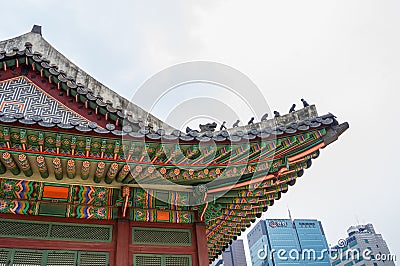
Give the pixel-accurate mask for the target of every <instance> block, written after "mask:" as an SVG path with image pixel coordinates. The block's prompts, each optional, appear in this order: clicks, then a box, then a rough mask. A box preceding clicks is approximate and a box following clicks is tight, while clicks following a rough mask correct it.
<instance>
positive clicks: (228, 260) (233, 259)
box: [222, 239, 247, 266]
mask: <svg viewBox="0 0 400 266" xmlns="http://www.w3.org/2000/svg"><path fill="white" fill-rule="evenodd" d="M222 259H223V261H224V266H246V265H247V262H246V255H245V253H244V245H243V240H241V239H239V240H235V241H233V242H232V244H231V245H230V246H229V247H228V248H227V249H225V251H224V252H222Z"/></svg>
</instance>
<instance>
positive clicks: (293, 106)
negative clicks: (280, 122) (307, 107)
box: [289, 104, 296, 114]
mask: <svg viewBox="0 0 400 266" xmlns="http://www.w3.org/2000/svg"><path fill="white" fill-rule="evenodd" d="M294 108H296V104H293V105H292V107H290V110H289V114H290V113H293V112H294V111H295V110H294Z"/></svg>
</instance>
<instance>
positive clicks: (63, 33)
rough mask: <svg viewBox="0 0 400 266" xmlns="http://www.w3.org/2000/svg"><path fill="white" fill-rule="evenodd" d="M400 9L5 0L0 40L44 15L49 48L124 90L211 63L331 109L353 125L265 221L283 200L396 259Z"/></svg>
mask: <svg viewBox="0 0 400 266" xmlns="http://www.w3.org/2000/svg"><path fill="white" fill-rule="evenodd" d="M399 11H400V2H399V1H389V0H387V1H378V0H376V1H370V0H363V1H320V0H318V1H317V0H316V1H295V0H293V1H229V2H228V1H221V0H219V1H211V0H206V1H196V2H195V1H187V0H185V1H142V2H139V1H118V0H114V1H94V0H93V1H50V0H48V1H41V0H30V1H24V3H14V2H11V1H8V7H7V8H6V11H5V12H2V21H3V27H1V28H0V39H2V40H3V39H7V38H9V37H14V36H17V35H20V34H22V33H25V32H28V31H29V30H30V29H31V27H32V25H33V24H40V25H42V26H43V34H44V37H45V38H46V39H47V40H48V41H49V42H50V43H51V44H52V45H53V46H55V47H56V48H57V49H58V50H59V51H61V52H62V53H64V54H65V55H66V56H67V57H69V58H70V59H71V60H72V61H74V62H75V63H76V64H77V65H79V66H80V67H81V68H83V69H84V70H86V71H87V72H88V73H90V74H91V75H93V76H94V77H95V78H97V79H98V80H99V81H101V82H103V83H104V84H106V85H107V86H109V87H110V88H111V89H113V90H115V91H117V92H118V93H120V94H121V95H123V96H125V97H126V98H130V97H131V96H132V94H133V92H134V90H135V89H136V88H138V87H139V86H140V85H141V84H142V83H143V82H144V81H145V80H146V79H147V78H148V77H150V76H152V75H153V74H155V73H156V72H158V71H161V70H162V69H164V68H166V67H168V66H171V65H174V64H177V63H182V62H186V61H192V60H210V61H216V62H220V63H223V64H226V65H229V66H231V67H234V68H236V69H238V70H239V71H241V72H243V73H245V74H246V75H247V76H249V77H250V79H251V80H253V82H255V83H256V84H257V86H258V87H259V88H260V90H261V91H262V92H263V94H264V95H265V97H266V99H267V101H268V103H269V105H270V107H271V109H273V110H279V111H280V112H281V113H286V112H287V111H288V109H289V108H290V106H291V104H292V103H294V102H296V103H298V104H300V102H299V99H300V98H302V97H304V98H306V99H307V100H308V102H310V103H315V104H316V105H317V109H318V111H319V113H320V114H324V113H327V112H332V113H333V114H335V115H336V116H337V117H338V119H339V121H342V122H344V121H348V122H349V123H350V129H349V130H348V131H347V132H346V133H345V134H344V135H343V136H342V137H341V138H340V139H339V140H338V141H337V142H335V143H334V144H333V145H331V146H329V147H328V148H326V149H325V150H322V152H321V156H320V157H319V158H318V159H317V160H315V161H314V164H313V166H312V167H311V169H309V170H307V171H306V172H305V175H304V176H303V177H302V178H301V179H299V180H298V182H297V183H296V185H295V186H294V187H291V188H290V189H289V192H288V193H287V194H284V195H283V198H282V199H281V200H280V201H278V202H276V204H275V205H274V206H273V207H272V208H270V209H269V211H268V212H267V213H266V214H265V215H264V218H266V217H273V218H275V217H276V218H285V217H287V207H289V208H290V209H291V212H292V216H293V217H294V218H317V219H319V220H321V221H322V223H323V226H324V229H325V232H326V234H327V238H328V243H330V244H335V243H336V242H337V240H338V239H340V238H343V237H345V236H346V230H347V228H348V227H349V226H351V225H353V224H356V223H357V220H358V221H359V222H360V223H368V222H370V223H372V224H374V226H375V228H376V230H377V232H379V233H382V234H383V237H384V239H385V240H386V241H387V243H388V245H389V249H390V250H391V252H392V253H394V254H396V255H397V257H398V258H400V241H399V239H400V230H399V226H398V220H397V219H399V218H400V217H399V216H400V211H399V207H398V206H397V204H398V203H399V202H400V200H399V199H400V197H399V195H400V193H399V192H398V190H399V189H400V186H399V185H400V184H399V177H400V176H399V173H398V170H397V166H398V165H397V163H399V160H400V159H399V156H398V153H399V150H398V149H399V144H398V140H397V137H396V136H397V134H399V132H400V123H399V122H398V113H399V112H398V108H399V106H398V101H399V99H398V98H399V95H400V94H399V92H398V89H399V88H398V87H399V85H400V75H399V73H400V52H399V51H400V50H399V47H400V34H399V27H400V16H399ZM195 96H196V94H195V92H194V94H193V97H195ZM185 97H187V95H186V96H185ZM189 98H190V97H189ZM138 104H139V105H140V103H138ZM165 104H168V101H167V102H166V103H165ZM171 104H172V105H173V104H174V103H171ZM206 111H207V110H206V109H205V108H204V110H203V113H204V114H205V115H206V114H207V112H206ZM237 112H238V113H239V114H240V112H241V110H237ZM154 115H156V116H162V114H161V113H160V114H157V113H154ZM230 123H231V122H229V124H230ZM245 242H247V241H245ZM249 265H250V264H249Z"/></svg>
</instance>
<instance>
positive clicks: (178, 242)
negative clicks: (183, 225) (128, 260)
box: [132, 227, 192, 246]
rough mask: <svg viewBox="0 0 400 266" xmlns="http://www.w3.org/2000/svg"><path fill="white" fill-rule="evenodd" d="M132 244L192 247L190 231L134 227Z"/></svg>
mask: <svg viewBox="0 0 400 266" xmlns="http://www.w3.org/2000/svg"><path fill="white" fill-rule="evenodd" d="M132 244H144V245H145V244H148V245H163V246H191V245H192V235H191V231H190V230H189V229H172V228H171V229H167V228H154V227H152V228H145V227H132Z"/></svg>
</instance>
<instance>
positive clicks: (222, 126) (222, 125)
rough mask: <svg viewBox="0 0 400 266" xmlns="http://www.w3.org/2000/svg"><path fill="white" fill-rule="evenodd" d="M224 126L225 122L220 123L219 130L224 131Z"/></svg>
mask: <svg viewBox="0 0 400 266" xmlns="http://www.w3.org/2000/svg"><path fill="white" fill-rule="evenodd" d="M225 124H226V121H224V122H222V124H221V127H220V128H219V130H224V129H226V126H225Z"/></svg>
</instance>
